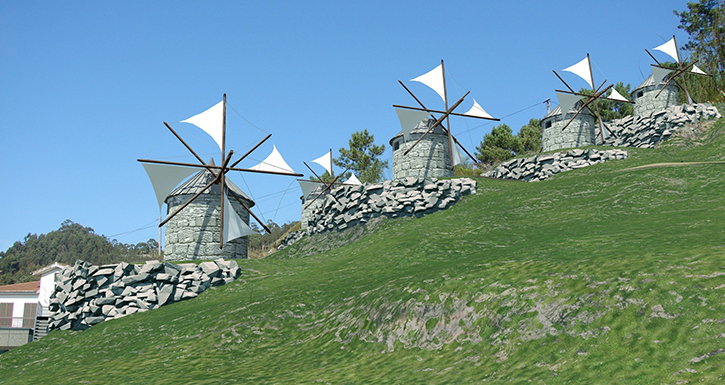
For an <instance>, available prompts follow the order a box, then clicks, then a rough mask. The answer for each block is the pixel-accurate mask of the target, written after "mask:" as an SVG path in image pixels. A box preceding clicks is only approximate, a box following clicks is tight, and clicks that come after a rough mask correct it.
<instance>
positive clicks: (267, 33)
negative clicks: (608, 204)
mask: <svg viewBox="0 0 725 385" xmlns="http://www.w3.org/2000/svg"><path fill="white" fill-rule="evenodd" d="M685 9H686V1H669V0H658V1H600V2H582V1H560V2H543V1H506V2H504V1H417V2H397V1H344V2H332V1H328V2H314V3H313V2H301V1H259V2H250V1H238V2H237V1H235V2H232V1H228V2H227V1H204V2H202V1H174V2H171V1H157V2H145V1H144V2H142V1H123V2H98V1H88V2H86V1H74V2H51V1H46V2H28V1H14V0H4V1H2V2H0V132H1V133H2V140H0V150H1V151H0V161H1V162H2V166H3V168H2V170H3V172H2V174H1V176H0V201H1V202H2V206H0V207H2V208H1V209H0V210H1V211H0V213H1V214H0V218H1V219H2V220H0V250H5V249H7V248H8V247H10V246H11V245H12V243H13V242H15V241H18V240H22V239H23V237H24V236H25V235H26V234H28V233H37V234H40V233H47V232H49V231H52V230H54V229H57V228H58V227H59V226H60V224H61V223H62V222H63V221H64V220H66V219H70V220H72V221H74V222H78V223H80V224H82V225H84V226H88V227H92V228H93V229H95V231H96V233H98V234H104V235H106V236H109V237H111V238H116V239H118V240H119V241H120V242H125V243H137V242H141V241H146V240H148V239H149V238H156V237H157V232H158V230H157V228H156V227H155V226H154V223H157V221H158V205H157V203H156V201H155V198H154V193H153V190H152V187H151V183H150V182H149V180H148V178H147V176H146V174H145V172H144V170H143V167H142V166H141V165H140V164H139V163H138V162H137V161H136V159H137V158H151V159H175V160H179V161H190V162H191V161H193V158H192V157H190V156H188V155H187V154H188V152H187V151H186V149H185V148H183V146H182V145H181V144H180V143H179V142H178V141H177V140H176V139H175V138H174V137H173V135H172V134H171V133H170V132H169V131H168V130H167V129H166V128H165V127H164V126H163V124H162V122H163V121H167V122H169V123H170V124H172V126H173V127H175V128H176V129H177V130H178V132H179V133H180V134H181V135H182V137H184V138H185V140H187V141H188V142H189V143H190V145H191V146H192V148H194V149H195V150H196V151H197V152H200V153H202V154H205V155H204V156H205V157H206V158H209V157H212V156H214V155H216V161H217V163H218V160H219V155H218V149H217V148H216V147H215V145H214V142H213V140H212V139H211V137H209V136H208V135H206V134H205V133H204V132H202V131H201V130H199V129H198V128H196V127H194V126H191V125H188V124H184V123H177V122H179V121H181V120H184V119H186V118H188V117H190V116H192V115H194V114H197V113H199V112H202V111H203V110H205V109H207V108H209V107H211V106H212V105H214V104H216V103H217V102H219V101H220V100H221V98H222V94H223V93H226V94H227V98H228V99H227V101H228V104H229V106H231V107H232V108H233V110H228V123H227V127H228V134H227V143H228V144H227V149H234V150H235V152H237V153H242V152H244V151H245V150H246V149H248V148H250V147H251V146H252V145H254V144H255V143H256V142H257V141H258V140H261V139H262V138H263V137H264V136H265V135H266V133H271V134H272V138H271V139H270V140H269V141H268V142H267V143H265V144H264V145H263V146H262V147H261V148H260V149H259V150H257V151H256V152H255V153H254V154H253V155H252V156H251V157H250V159H249V160H245V161H244V162H242V163H241V166H244V167H250V166H253V165H254V164H256V163H255V162H254V159H257V160H262V159H263V158H265V157H266V156H267V154H268V153H269V152H271V150H272V144H273V143H274V144H275V145H276V146H277V148H278V149H279V151H280V152H281V153H282V155H283V156H284V157H285V159H286V160H287V163H289V164H290V165H291V166H292V168H294V169H295V171H297V172H301V173H305V174H306V175H309V174H310V173H309V171H307V170H306V168H305V166H304V165H303V164H302V162H303V161H307V162H308V163H310V161H311V160H312V159H315V158H317V157H319V156H321V155H322V154H324V153H325V151H327V150H329V149H330V148H332V149H333V151H334V152H333V156H338V153H337V149H338V148H340V147H347V142H348V139H349V138H350V136H351V134H352V133H353V132H355V131H360V130H363V129H367V130H368V131H369V132H371V133H372V134H373V135H374V136H375V141H376V143H378V144H386V147H387V149H386V152H385V154H384V158H387V159H389V158H390V157H391V156H392V155H391V151H390V148H389V145H388V140H389V139H390V138H391V137H393V136H394V135H395V134H396V133H397V132H399V130H400V127H399V124H398V121H397V116H396V114H395V112H394V110H393V108H392V107H391V105H393V104H405V105H415V101H414V100H413V99H412V98H411V97H410V96H409V95H408V94H407V93H406V91H405V90H404V89H403V88H402V87H400V85H398V84H397V81H398V80H402V81H403V82H405V83H406V84H407V85H408V87H409V88H410V89H411V90H412V91H413V92H414V93H416V95H418V96H419V97H420V98H421V100H422V101H423V102H424V103H426V105H428V106H429V107H437V108H442V102H441V100H440V98H439V97H438V96H437V95H436V94H435V93H434V92H433V91H432V90H430V89H428V88H427V87H425V86H424V85H422V84H419V83H415V82H410V81H409V79H412V78H414V77H417V76H419V75H421V74H423V73H425V72H428V71H429V70H431V69H433V68H434V67H436V66H437V65H438V64H440V60H441V59H443V60H445V64H446V71H447V76H448V78H447V82H448V93H449V99H451V100H456V99H458V98H459V97H460V96H462V95H463V94H464V93H465V92H466V91H471V96H473V97H475V98H476V100H477V101H478V102H479V103H480V104H481V105H482V106H483V108H484V109H486V111H488V112H489V113H490V114H491V115H493V116H494V117H498V118H501V119H502V123H506V124H508V125H509V126H511V127H512V128H513V129H514V131H517V130H518V129H519V128H520V127H521V126H522V125H524V124H525V123H526V122H527V121H528V120H529V119H530V118H541V117H543V116H544V115H545V114H546V108H545V106H544V104H543V101H544V100H546V99H547V98H552V99H553V100H554V102H553V103H552V107H553V106H555V105H556V102H555V100H556V97H555V95H554V89H561V88H563V85H561V83H560V82H559V80H558V79H556V77H555V76H554V74H553V73H552V72H551V70H552V69H555V70H557V72H559V73H560V74H561V72H560V71H559V70H561V69H563V68H565V67H568V66H570V65H572V64H574V63H576V62H578V61H580V60H581V59H583V58H584V57H585V56H586V54H587V53H589V54H590V55H591V59H592V66H593V72H594V78H595V81H596V82H597V83H601V82H602V81H603V80H604V79H607V80H608V84H610V83H612V82H619V81H622V82H624V83H625V84H626V83H630V84H632V86H633V87H636V86H637V85H638V84H639V83H641V82H642V80H644V78H645V77H646V76H648V75H649V64H650V62H651V59H650V58H649V57H648V56H647V54H646V53H645V51H644V49H645V48H647V49H650V51H651V52H652V50H651V48H653V47H655V46H658V45H660V44H662V43H663V42H665V41H666V40H668V39H669V38H671V37H672V35H676V36H677V40H678V43H679V44H680V45H682V44H684V43H685V41H686V39H687V35H686V34H685V33H684V32H682V31H681V30H679V29H677V26H678V25H679V18H678V17H677V16H675V15H674V14H673V12H672V11H673V10H679V11H682V10H685ZM655 55H656V56H658V58H659V59H660V60H666V59H667V57H666V56H662V55H663V54H662V55H658V54H657V53H655ZM562 76H564V78H565V80H566V81H567V82H568V83H569V84H570V85H572V87H574V88H577V89H578V88H581V87H584V86H586V83H585V82H584V81H583V80H581V79H579V78H577V77H576V76H575V75H572V74H568V73H565V74H563V75H562ZM470 100H471V99H470V97H469V98H467V102H464V104H463V108H465V109H467V108H469V107H470V105H471V104H470V103H471V102H470ZM250 122H251V124H250ZM493 126H494V125H493V124H490V123H485V122H484V121H477V120H476V121H473V120H466V119H459V120H453V121H452V131H453V133H454V135H456V136H457V137H458V138H459V140H460V141H461V142H462V143H463V144H464V145H465V146H466V147H467V149H469V150H470V151H473V150H474V149H475V147H476V146H477V145H478V144H479V143H480V142H481V139H482V138H483V135H484V134H486V133H487V132H490V130H491V128H492V127H493ZM313 167H317V166H313ZM316 171H318V172H320V171H322V169H321V168H318V169H317V170H316ZM338 171H341V170H338ZM387 175H388V177H390V171H388V173H387ZM230 177H231V179H232V180H233V181H234V182H235V183H236V184H237V185H239V186H240V187H241V188H242V189H243V190H245V191H246V192H248V193H249V194H250V195H252V196H253V197H254V198H255V199H256V201H257V207H256V210H255V212H256V213H257V214H258V215H260V214H261V215H262V216H263V217H264V218H265V219H274V220H275V221H276V222H278V223H284V222H287V221H293V220H299V218H300V203H299V196H300V195H301V191H300V189H299V187H298V186H297V184H296V183H294V182H293V178H290V177H278V176H260V175H250V174H247V175H244V176H243V179H242V176H239V175H238V174H231V176H230ZM164 210H165V208H164ZM139 229H141V230H139Z"/></svg>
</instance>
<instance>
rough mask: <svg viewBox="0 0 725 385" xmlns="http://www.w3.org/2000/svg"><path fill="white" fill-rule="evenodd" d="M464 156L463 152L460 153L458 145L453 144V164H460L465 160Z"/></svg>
mask: <svg viewBox="0 0 725 385" xmlns="http://www.w3.org/2000/svg"><path fill="white" fill-rule="evenodd" d="M465 160H466V158H464V157H463V153H461V149H460V148H458V146H456V145H454V146H453V165H454V166H457V165H459V164H462V163H463V162H465Z"/></svg>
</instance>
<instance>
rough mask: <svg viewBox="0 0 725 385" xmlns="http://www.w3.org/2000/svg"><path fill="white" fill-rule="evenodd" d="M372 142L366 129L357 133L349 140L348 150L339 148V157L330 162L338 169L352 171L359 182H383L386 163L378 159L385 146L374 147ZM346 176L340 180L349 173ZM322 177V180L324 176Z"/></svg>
mask: <svg viewBox="0 0 725 385" xmlns="http://www.w3.org/2000/svg"><path fill="white" fill-rule="evenodd" d="M374 140H375V138H374V137H373V135H371V134H370V133H369V132H368V130H367V129H365V130H363V131H357V132H355V133H353V134H352V138H350V141H349V146H350V148H340V149H339V150H338V151H339V152H340V156H339V157H338V158H335V159H333V160H332V161H333V162H334V163H335V165H337V166H338V167H342V168H344V169H348V168H349V169H350V170H352V171H354V172H355V175H357V178H358V179H359V180H360V182H363V183H376V182H380V181H381V180H383V172H384V171H385V169H387V168H388V162H384V161H382V160H380V159H379V156H380V155H382V154H383V152H384V151H385V145H384V144H383V145H380V146H378V145H375V144H373V141H374ZM346 174H347V175H344V176H343V177H342V178H348V177H349V176H350V173H349V172H348V173H346ZM322 177H323V179H324V175H323V176H322Z"/></svg>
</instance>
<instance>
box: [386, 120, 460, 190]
mask: <svg viewBox="0 0 725 385" xmlns="http://www.w3.org/2000/svg"><path fill="white" fill-rule="evenodd" d="M434 122H435V121H434V120H433V119H428V118H426V119H424V120H421V121H420V122H419V123H418V124H417V125H416V126H415V127H414V128H413V130H412V131H411V132H410V134H408V135H407V137H406V136H405V135H403V131H400V132H399V133H398V134H397V135H395V136H394V137H393V138H392V139H390V146H391V147H392V149H393V180H400V179H403V178H406V177H414V178H445V177H452V176H453V167H452V165H451V157H450V155H449V154H450V146H449V142H448V134H447V133H446V132H445V130H444V129H443V127H442V126H441V125H438V126H436V127H435V128H433V130H431V131H430V132H428V135H426V136H425V137H423V138H422V139H421V137H422V136H423V135H424V134H425V132H426V131H428V129H429V128H430V127H431V126H432V125H433V123H434ZM418 139H421V140H420V142H418V145H416V146H415V147H414V148H413V149H412V150H411V151H410V152H409V153H408V154H407V155H405V152H406V151H407V150H408V149H409V148H411V146H412V145H413V143H415V142H416V141H417V140H418Z"/></svg>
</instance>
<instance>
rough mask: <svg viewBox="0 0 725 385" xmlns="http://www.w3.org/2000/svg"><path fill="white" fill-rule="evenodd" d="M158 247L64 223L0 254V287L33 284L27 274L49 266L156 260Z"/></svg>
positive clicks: (15, 244) (30, 276)
mask: <svg viewBox="0 0 725 385" xmlns="http://www.w3.org/2000/svg"><path fill="white" fill-rule="evenodd" d="M157 250H158V243H157V242H156V240H154V239H149V240H148V241H147V242H139V243H137V244H135V245H131V244H124V243H119V242H118V241H116V240H115V239H114V240H112V241H109V240H108V238H106V237H104V236H102V235H98V234H96V233H95V232H94V231H93V229H92V228H90V227H84V226H81V225H80V224H78V223H74V222H73V221H71V220H66V221H64V222H63V223H62V224H61V225H60V228H59V229H58V230H54V231H51V232H49V233H48V234H40V235H37V234H28V235H26V236H25V238H24V239H23V241H22V242H20V241H18V242H15V243H14V244H13V245H12V246H11V247H10V248H9V249H7V250H6V251H4V252H0V285H6V284H11V283H18V282H28V281H33V280H36V279H37V278H38V277H34V276H32V275H31V273H32V272H33V271H35V270H37V269H40V268H42V267H44V266H47V265H50V264H52V263H53V262H60V263H65V264H67V265H72V264H73V263H75V261H76V260H78V259H82V260H84V261H88V262H91V263H93V264H108V263H117V262H121V261H126V262H139V261H143V260H148V259H157V258H158V257H159V256H158V254H157Z"/></svg>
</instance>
